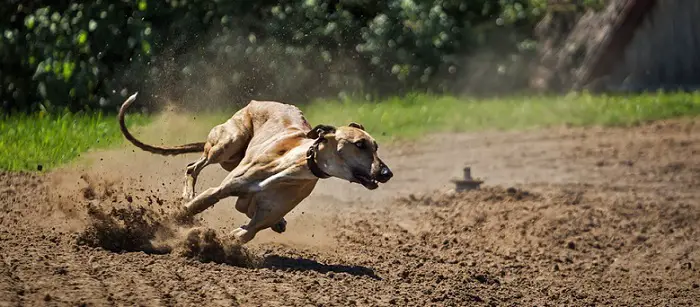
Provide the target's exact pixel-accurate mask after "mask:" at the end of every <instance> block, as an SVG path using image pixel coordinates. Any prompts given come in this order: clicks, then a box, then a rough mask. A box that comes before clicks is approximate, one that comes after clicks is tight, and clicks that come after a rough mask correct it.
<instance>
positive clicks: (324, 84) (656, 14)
mask: <svg viewBox="0 0 700 307" xmlns="http://www.w3.org/2000/svg"><path fill="white" fill-rule="evenodd" d="M655 2H656V1H650V0H647V1H645V0H640V1H627V0H624V1H623V0H612V1H603V0H581V1H566V0H560V1H546V0H491V1H489V0H461V1H457V0H441V1H435V0H390V1H367V0H288V1H246V0H243V1H217V0H168V1H150V0H133V1H130V0H129V1H91V2H79V1H62V0H61V1H24V0H8V1H6V2H5V3H4V4H3V5H2V6H1V7H0V30H1V31H2V38H1V40H0V61H1V62H0V65H2V66H1V68H0V82H2V83H1V84H0V85H1V86H0V101H2V110H3V112H12V111H30V112H32V111H37V110H48V111H51V112H55V111H57V110H63V109H65V108H68V109H69V110H70V111H79V110H97V109H103V110H110V111H113V110H115V108H116V107H117V106H118V105H119V104H120V103H121V102H122V101H123V99H124V98H125V97H126V95H127V94H130V93H133V92H135V91H139V92H141V93H144V94H145V95H142V97H148V99H146V100H144V104H145V105H148V106H150V107H151V108H157V106H162V105H163V101H164V100H167V101H169V102H171V103H175V104H179V105H181V106H183V107H188V108H191V109H197V108H212V107H214V106H219V105H220V104H231V103H245V102H247V101H248V100H250V99H252V98H264V99H273V100H282V101H287V102H290V103H298V104H302V103H307V102H309V101H311V100H314V99H319V98H322V99H338V98H341V99H342V98H344V97H348V96H353V97H355V96H357V97H362V98H365V99H379V98H382V97H387V96H392V95H403V94H406V93H409V92H431V93H447V94H456V95H465V94H468V95H489V96H493V95H505V94H513V93H523V92H528V91H538V92H566V91H569V90H572V89H589V90H596V91H641V90H657V89H677V88H683V89H686V88H692V86H693V85H694V84H696V83H697V80H698V74H699V73H698V71H700V70H698V69H697V68H698V60H697V57H695V56H694V55H695V54H697V51H698V48H699V44H700V37H698V36H699V35H700V34H698V33H700V32H698V31H697V30H698V29H700V26H698V24H697V23H694V22H693V16H694V15H695V14H696V13H698V12H699V11H700V4H698V2H697V1H691V0H685V1H681V0H679V1H670V2H668V3H666V4H664V5H655ZM680 41H682V42H680ZM625 55H627V56H625ZM142 99H143V98H142Z"/></svg>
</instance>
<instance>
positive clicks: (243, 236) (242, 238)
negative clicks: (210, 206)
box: [231, 227, 253, 244]
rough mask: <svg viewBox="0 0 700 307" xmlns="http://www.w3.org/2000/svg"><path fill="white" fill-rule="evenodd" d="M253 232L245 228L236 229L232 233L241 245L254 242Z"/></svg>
mask: <svg viewBox="0 0 700 307" xmlns="http://www.w3.org/2000/svg"><path fill="white" fill-rule="evenodd" d="M251 234H252V233H251V232H249V231H248V230H246V229H243V228H240V227H239V228H236V229H234V230H233V231H231V235H232V236H233V237H234V238H236V240H238V242H240V243H241V244H246V243H248V241H250V240H252V239H253V238H252V236H251Z"/></svg>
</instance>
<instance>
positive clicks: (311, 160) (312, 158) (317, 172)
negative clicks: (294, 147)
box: [306, 140, 331, 179]
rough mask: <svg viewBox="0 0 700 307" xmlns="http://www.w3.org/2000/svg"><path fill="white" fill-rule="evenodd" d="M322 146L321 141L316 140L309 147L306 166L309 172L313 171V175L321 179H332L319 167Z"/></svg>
mask: <svg viewBox="0 0 700 307" xmlns="http://www.w3.org/2000/svg"><path fill="white" fill-rule="evenodd" d="M320 145H321V144H319V140H315V141H314V142H313V143H312V144H311V146H309V149H308V150H307V151H306V165H307V166H308V168H309V171H311V174H313V175H314V176H316V177H318V178H320V179H326V178H330V177H331V175H330V174H328V173H326V172H325V171H324V170H322V169H321V166H319V165H318V162H317V159H318V155H319V151H320V148H319V146H320Z"/></svg>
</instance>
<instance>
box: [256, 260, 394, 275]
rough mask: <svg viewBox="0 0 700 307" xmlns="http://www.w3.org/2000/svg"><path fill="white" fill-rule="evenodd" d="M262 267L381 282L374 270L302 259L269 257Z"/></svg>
mask: <svg viewBox="0 0 700 307" xmlns="http://www.w3.org/2000/svg"><path fill="white" fill-rule="evenodd" d="M262 267H264V268H270V269H278V270H291V271H316V272H319V273H321V274H326V273H328V272H333V273H346V274H350V275H353V276H366V277H370V278H372V279H375V280H382V278H381V277H379V276H377V274H376V273H374V270H372V269H370V268H368V267H364V266H358V265H342V264H323V263H320V262H318V261H315V260H310V259H304V258H290V257H285V256H278V255H269V256H266V257H265V258H264V259H263V263H262Z"/></svg>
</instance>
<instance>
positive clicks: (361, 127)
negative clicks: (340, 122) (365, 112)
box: [348, 122, 365, 131]
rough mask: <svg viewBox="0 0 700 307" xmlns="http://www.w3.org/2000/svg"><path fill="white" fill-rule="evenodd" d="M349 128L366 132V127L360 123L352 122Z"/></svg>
mask: <svg viewBox="0 0 700 307" xmlns="http://www.w3.org/2000/svg"><path fill="white" fill-rule="evenodd" d="M348 126H350V127H353V128H357V129H360V130H362V131H365V126H363V125H361V124H358V123H356V122H352V123H350V124H349V125H348Z"/></svg>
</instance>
